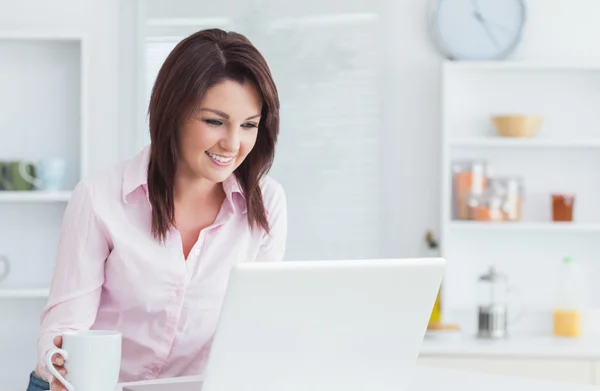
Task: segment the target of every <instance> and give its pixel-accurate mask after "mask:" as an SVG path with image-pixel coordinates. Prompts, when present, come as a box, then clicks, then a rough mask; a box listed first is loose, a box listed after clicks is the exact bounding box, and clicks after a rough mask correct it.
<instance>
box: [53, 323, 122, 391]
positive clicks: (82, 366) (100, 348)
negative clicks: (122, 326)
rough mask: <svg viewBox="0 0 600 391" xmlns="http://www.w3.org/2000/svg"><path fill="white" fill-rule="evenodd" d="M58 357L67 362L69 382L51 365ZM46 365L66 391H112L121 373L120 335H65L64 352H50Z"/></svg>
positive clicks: (98, 332) (85, 332)
mask: <svg viewBox="0 0 600 391" xmlns="http://www.w3.org/2000/svg"><path fill="white" fill-rule="evenodd" d="M56 353H58V354H59V355H61V356H62V358H63V359H64V360H65V365H64V367H65V369H66V370H67V375H66V379H65V378H64V377H63V376H62V375H61V374H60V373H58V371H57V370H56V368H54V365H53V364H52V356H54V355H55V354H56ZM46 364H47V365H48V369H49V370H50V372H51V373H52V375H54V377H55V378H56V379H57V380H58V381H60V382H61V383H62V384H63V386H65V388H66V389H67V391H113V390H114V388H115V386H116V384H117V383H118V381H119V371H120V369H121V334H120V333H119V332H116V331H107V330H81V331H70V332H66V333H64V334H63V335H62V349H59V348H57V347H54V348H52V349H50V351H48V354H47V355H46Z"/></svg>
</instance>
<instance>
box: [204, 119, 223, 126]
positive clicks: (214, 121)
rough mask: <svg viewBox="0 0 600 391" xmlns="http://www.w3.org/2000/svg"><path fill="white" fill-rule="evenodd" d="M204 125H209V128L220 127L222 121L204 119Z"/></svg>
mask: <svg viewBox="0 0 600 391" xmlns="http://www.w3.org/2000/svg"><path fill="white" fill-rule="evenodd" d="M204 122H205V123H207V124H209V125H211V126H221V125H223V121H219V120H218V119H205V120H204Z"/></svg>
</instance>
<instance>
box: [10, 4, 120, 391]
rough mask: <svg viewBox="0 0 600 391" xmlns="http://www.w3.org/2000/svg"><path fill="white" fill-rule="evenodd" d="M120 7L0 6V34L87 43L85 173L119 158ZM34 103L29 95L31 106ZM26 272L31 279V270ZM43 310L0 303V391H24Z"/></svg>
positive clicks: (35, 304)
mask: <svg viewBox="0 0 600 391" xmlns="http://www.w3.org/2000/svg"><path fill="white" fill-rule="evenodd" d="M120 3H121V2H120V1H118V0H57V1H52V2H48V1H44V0H20V1H12V0H0V30H1V31H5V30H8V31H13V30H23V31H26V32H45V31H53V32H69V33H83V34H86V36H87V38H88V39H89V54H90V57H91V58H90V63H89V70H88V71H89V73H88V75H89V83H88V86H89V91H88V93H89V102H88V130H89V140H88V141H89V148H88V150H89V161H88V169H89V171H90V172H93V171H95V170H98V169H100V168H102V167H104V166H106V165H108V164H111V163H113V162H115V161H116V160H118V159H119V158H120V157H121V152H120V147H121V145H120V132H121V130H120V128H119V127H120V126H123V124H126V123H127V121H128V119H127V115H122V114H121V112H120V110H121V109H120V105H119V95H120V94H119V93H120V91H124V90H125V88H124V87H123V88H122V87H120V84H119V81H120V79H119V68H120V67H122V66H125V65H124V64H121V63H120V57H119V48H120V41H119V21H120V20H119V10H120V7H121V6H122V5H121V4H120ZM0 61H2V59H0ZM32 93H33V94H35V91H32ZM34 99H35V95H32V102H34ZM32 115H35V113H34V112H33V111H32ZM3 137H4V135H3ZM23 235H27V232H23ZM54 250H55V249H53V248H52V249H50V248H49V249H48V250H47V251H48V252H49V253H51V252H53V251H54ZM1 251H2V250H1V249H0V252H1ZM48 259H54V255H52V254H49V255H48ZM31 269H32V270H31V273H35V270H36V268H35V267H32V268H31ZM43 305H44V303H43V300H39V299H32V300H27V299H19V300H16V301H15V300H13V301H10V300H6V299H0V368H1V369H0V389H1V390H16V389H25V386H26V384H27V381H28V374H29V372H30V371H31V370H33V368H34V366H35V355H36V352H35V343H36V337H37V332H38V327H39V314H40V311H41V309H42V307H43Z"/></svg>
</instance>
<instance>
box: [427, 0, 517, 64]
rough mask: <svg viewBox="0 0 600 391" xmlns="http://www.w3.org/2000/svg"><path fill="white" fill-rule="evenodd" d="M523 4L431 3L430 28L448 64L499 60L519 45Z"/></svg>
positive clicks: (496, 0)
mask: <svg viewBox="0 0 600 391" xmlns="http://www.w3.org/2000/svg"><path fill="white" fill-rule="evenodd" d="M525 20H526V9H525V4H524V3H523V0H434V4H433V9H432V14H431V28H432V33H433V36H434V39H435V42H436V44H437V45H438V47H439V49H440V50H441V51H442V52H443V53H444V55H445V56H446V57H448V58H449V59H451V60H471V61H478V60H500V59H504V58H506V57H507V56H509V55H510V54H511V53H512V52H513V51H514V49H515V48H516V47H517V45H518V44H519V42H520V41H521V36H522V33H523V29H524V26H525Z"/></svg>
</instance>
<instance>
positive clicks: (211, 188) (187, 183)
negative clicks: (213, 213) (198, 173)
mask: <svg viewBox="0 0 600 391" xmlns="http://www.w3.org/2000/svg"><path fill="white" fill-rule="evenodd" d="M174 185H175V186H174V187H173V197H174V200H175V202H186V201H191V202H204V201H206V200H207V199H210V198H212V197H215V196H219V195H221V194H222V193H223V192H224V190H223V186H222V185H221V184H220V183H215V182H211V181H209V180H208V179H205V178H198V177H195V178H194V177H190V176H187V175H184V174H179V175H175V184H174Z"/></svg>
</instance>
